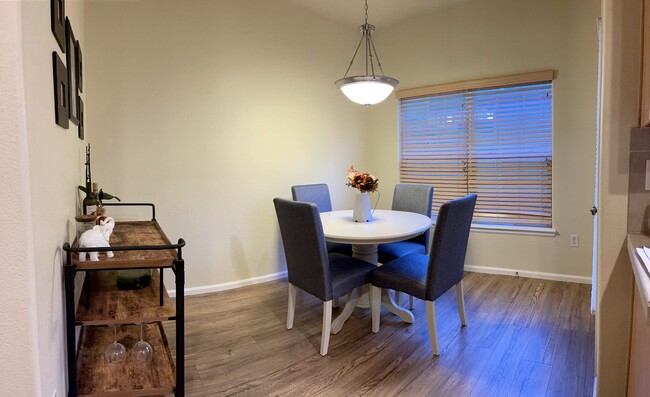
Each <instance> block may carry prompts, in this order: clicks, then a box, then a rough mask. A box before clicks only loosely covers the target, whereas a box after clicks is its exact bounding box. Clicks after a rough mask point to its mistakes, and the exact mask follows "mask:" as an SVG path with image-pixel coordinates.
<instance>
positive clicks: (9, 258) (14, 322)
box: [0, 2, 40, 396]
mask: <svg viewBox="0 0 650 397" xmlns="http://www.w3.org/2000/svg"><path fill="white" fill-rule="evenodd" d="M20 12H21V5H20V3H18V2H1V3H0V54H1V55H0V92H2V93H3V94H2V106H0V137H1V139H2V145H1V146H0V169H1V170H2V177H1V179H2V183H0V200H1V202H2V206H0V219H1V220H2V221H0V250H1V251H2V252H3V256H4V259H3V262H4V264H5V266H4V269H3V271H2V272H0V280H1V282H2V285H3V287H2V289H1V290H0V302H1V303H0V318H2V319H3V324H2V326H0V351H2V359H1V360H0V373H2V382H1V383H0V387H1V388H2V393H3V394H6V395H11V396H35V395H37V393H38V391H39V390H40V385H39V382H40V379H39V377H38V374H39V361H38V330H37V327H38V324H37V321H36V299H35V298H36V290H35V286H34V284H35V283H34V270H35V269H34V257H33V241H32V236H31V224H30V222H28V221H27V222H26V220H29V219H30V208H31V205H30V203H29V180H28V177H29V172H28V154H27V127H26V124H25V94H24V87H23V71H22V67H23V57H22V52H21V48H20V42H21V22H20Z"/></svg>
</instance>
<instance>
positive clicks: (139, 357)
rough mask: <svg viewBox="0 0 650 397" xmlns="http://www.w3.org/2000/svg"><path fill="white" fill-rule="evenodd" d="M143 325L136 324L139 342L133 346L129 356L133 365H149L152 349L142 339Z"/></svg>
mask: <svg viewBox="0 0 650 397" xmlns="http://www.w3.org/2000/svg"><path fill="white" fill-rule="evenodd" d="M144 324H145V323H138V325H140V340H139V341H138V342H136V343H135V345H133V348H132V349H131V355H132V356H133V361H135V363H136V364H137V363H149V362H151V359H152V357H153V348H152V347H151V345H150V344H149V343H148V342H146V341H145V340H143V338H142V326H143V325H144Z"/></svg>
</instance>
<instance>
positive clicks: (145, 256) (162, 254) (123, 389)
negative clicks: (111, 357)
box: [63, 203, 185, 397]
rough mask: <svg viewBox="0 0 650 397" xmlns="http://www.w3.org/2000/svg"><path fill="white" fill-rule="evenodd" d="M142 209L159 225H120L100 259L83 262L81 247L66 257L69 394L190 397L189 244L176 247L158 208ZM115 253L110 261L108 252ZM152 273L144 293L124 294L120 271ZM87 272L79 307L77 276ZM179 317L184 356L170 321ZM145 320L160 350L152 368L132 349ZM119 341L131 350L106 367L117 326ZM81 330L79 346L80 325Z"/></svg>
mask: <svg viewBox="0 0 650 397" xmlns="http://www.w3.org/2000/svg"><path fill="white" fill-rule="evenodd" d="M114 205H131V206H133V205H138V206H142V205H145V206H149V207H151V208H152V218H154V219H152V220H151V221H129V222H116V223H115V228H114V229H113V233H112V234H111V238H110V244H111V247H110V248H98V249H96V250H97V251H100V252H102V253H100V256H99V258H100V259H99V261H90V260H88V259H89V258H88V257H87V258H86V259H87V260H86V261H84V262H81V261H79V253H80V252H88V251H91V250H95V249H91V248H79V247H78V245H77V242H76V241H75V242H74V243H73V244H72V246H70V245H69V244H67V243H66V244H65V245H64V246H63V250H64V251H65V252H66V265H65V266H64V269H65V292H66V297H65V299H66V343H67V363H68V388H69V392H68V396H69V397H77V396H94V397H117V396H120V397H137V396H152V395H167V394H171V393H174V394H175V395H176V396H177V397H182V396H184V395H185V337H184V334H185V325H184V319H185V297H184V284H185V261H184V260H183V256H182V248H183V247H184V246H185V241H183V239H179V240H178V243H177V244H172V243H170V242H169V239H168V238H167V236H165V233H164V232H163V231H162V229H161V228H160V226H159V225H158V222H156V220H155V207H154V205H153V204H149V203H143V204H122V203H120V204H114ZM108 250H112V251H113V253H114V254H115V256H114V257H113V258H110V259H109V258H107V257H106V255H105V253H104V252H105V251H108ZM138 268H140V269H144V268H150V269H151V284H150V285H149V286H147V287H145V288H142V289H140V290H120V289H119V288H118V286H117V272H118V271H119V270H121V269H138ZM163 268H171V270H173V274H174V277H175V286H176V293H177V295H176V299H175V303H172V301H171V299H170V298H169V295H168V293H167V291H166V290H165V288H164V285H163V280H162V270H163ZM78 272H85V276H86V277H85V279H84V286H83V287H82V290H81V296H80V297H79V302H78V305H77V302H75V296H76V295H75V275H76V274H77V273H78ZM168 320H174V321H175V323H176V324H175V327H174V329H175V333H176V338H175V340H176V351H175V354H174V355H172V354H171V351H170V349H169V344H168V343H167V337H166V336H165V331H164V328H163V326H162V321H168ZM139 323H144V324H146V325H144V327H143V330H144V340H146V341H147V342H149V343H150V344H151V346H152V347H153V353H154V357H153V360H152V362H151V363H150V364H149V365H142V364H135V363H134V362H133V360H132V358H131V355H130V354H131V348H132V347H133V345H134V344H135V343H136V342H137V341H138V340H139V338H140V326H139V325H136V324H139ZM111 325H115V326H117V330H118V331H117V333H118V335H117V338H118V341H119V342H120V343H122V344H123V345H124V346H125V347H126V349H127V358H126V360H125V362H124V363H122V364H117V365H115V364H107V363H105V362H104V351H105V350H106V347H107V346H108V345H109V344H110V343H112V342H113V327H111ZM77 326H80V327H81V330H80V334H79V343H78V344H77V343H76V337H75V335H76V327H77Z"/></svg>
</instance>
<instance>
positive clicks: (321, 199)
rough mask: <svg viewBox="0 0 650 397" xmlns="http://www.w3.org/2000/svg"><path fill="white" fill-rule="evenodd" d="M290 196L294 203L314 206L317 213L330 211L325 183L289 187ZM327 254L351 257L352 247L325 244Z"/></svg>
mask: <svg viewBox="0 0 650 397" xmlns="http://www.w3.org/2000/svg"><path fill="white" fill-rule="evenodd" d="M291 196H292V197H293V200H294V201H304V202H307V203H314V204H316V207H318V212H330V211H332V201H331V199H330V189H329V187H328V186H327V184H325V183H316V184H311V185H295V186H291ZM327 252H336V253H339V254H343V255H347V256H352V246H351V245H350V244H340V243H330V242H327Z"/></svg>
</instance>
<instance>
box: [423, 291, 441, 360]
mask: <svg viewBox="0 0 650 397" xmlns="http://www.w3.org/2000/svg"><path fill="white" fill-rule="evenodd" d="M426 305H427V306H426V312H427V324H428V326H429V339H430V340H431V350H433V355H434V356H439V355H440V345H438V328H437V327H436V302H434V301H426Z"/></svg>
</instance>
